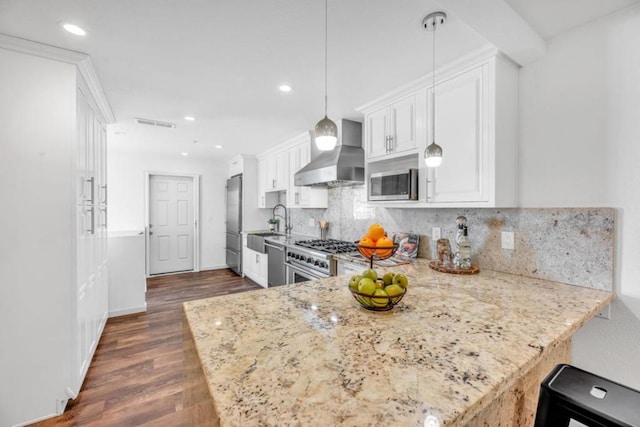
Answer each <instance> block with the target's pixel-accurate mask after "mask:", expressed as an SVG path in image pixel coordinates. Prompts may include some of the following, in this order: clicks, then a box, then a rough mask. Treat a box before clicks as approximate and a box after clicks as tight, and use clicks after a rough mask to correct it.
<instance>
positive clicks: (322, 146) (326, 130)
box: [315, 116, 338, 151]
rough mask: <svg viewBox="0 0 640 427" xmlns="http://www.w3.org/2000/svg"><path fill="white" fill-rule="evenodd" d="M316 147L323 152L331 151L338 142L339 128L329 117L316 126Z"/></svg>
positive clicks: (325, 117)
mask: <svg viewBox="0 0 640 427" xmlns="http://www.w3.org/2000/svg"><path fill="white" fill-rule="evenodd" d="M315 134H316V138H315V139H316V145H317V146H318V149H319V150H321V151H331V150H333V149H334V148H335V146H336V143H337V142H338V127H337V126H336V124H335V123H334V122H333V121H332V120H331V119H330V118H328V117H327V116H324V119H322V120H320V121H319V122H318V123H317V124H316V129H315Z"/></svg>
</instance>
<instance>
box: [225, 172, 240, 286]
mask: <svg viewBox="0 0 640 427" xmlns="http://www.w3.org/2000/svg"><path fill="white" fill-rule="evenodd" d="M241 231H242V175H236V176H234V177H233V178H231V179H228V180H227V247H226V250H227V251H226V252H227V265H228V266H229V268H230V269H231V270H233V271H235V272H236V273H237V274H242V234H240V232H241Z"/></svg>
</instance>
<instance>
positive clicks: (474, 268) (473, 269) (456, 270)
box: [429, 261, 480, 274]
mask: <svg viewBox="0 0 640 427" xmlns="http://www.w3.org/2000/svg"><path fill="white" fill-rule="evenodd" d="M429 267H430V268H431V269H432V270H435V271H439V272H441V273H449V274H478V273H480V268H479V267H478V266H477V265H473V264H472V265H471V268H470V269H468V270H464V269H462V268H454V267H445V266H444V265H438V264H437V261H429Z"/></svg>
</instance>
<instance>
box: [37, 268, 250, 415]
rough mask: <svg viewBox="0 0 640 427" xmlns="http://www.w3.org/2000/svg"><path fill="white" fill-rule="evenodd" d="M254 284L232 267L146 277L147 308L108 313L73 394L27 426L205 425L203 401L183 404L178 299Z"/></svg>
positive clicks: (204, 295) (218, 293)
mask: <svg viewBox="0 0 640 427" xmlns="http://www.w3.org/2000/svg"><path fill="white" fill-rule="evenodd" d="M255 289H261V287H260V286H259V285H257V284H256V283H254V282H252V281H251V280H248V279H244V278H242V277H239V276H237V275H236V274H234V273H233V272H232V271H231V270H214V271H205V272H200V273H184V274H176V275H169V276H162V277H154V278H150V279H148V280H147V311H146V313H138V314H131V315H127V316H120V317H116V318H112V319H109V320H108V321H107V324H106V326H105V329H104V333H103V334H102V338H101V339H100V343H99V345H98V348H97V350H96V353H95V355H94V357H93V361H92V363H91V366H90V368H89V372H88V373H87V377H86V379H85V381H84V384H83V387H82V390H81V391H80V394H79V396H78V397H77V398H76V399H75V400H73V401H69V403H68V404H67V410H66V411H65V413H64V414H63V415H61V416H59V417H56V418H52V419H49V420H46V421H42V422H39V423H36V424H33V425H35V426H147V427H152V426H192V425H206V424H208V420H207V418H208V415H207V408H204V409H203V408H198V407H197V406H196V407H193V406H188V407H187V406H185V403H184V393H185V384H184V382H183V366H184V364H185V351H184V349H183V339H184V338H185V333H184V331H183V322H182V320H183V312H182V303H183V302H185V301H190V300H195V299H201V298H207V297H212V296H218V295H225V294H232V293H236V292H245V291H251V290H255ZM186 356H187V358H189V354H187V355H186ZM187 392H188V390H187ZM194 420H196V421H195V422H194Z"/></svg>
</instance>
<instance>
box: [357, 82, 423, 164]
mask: <svg viewBox="0 0 640 427" xmlns="http://www.w3.org/2000/svg"><path fill="white" fill-rule="evenodd" d="M416 105H417V104H416V95H415V94H413V95H410V96H407V97H405V98H403V99H401V100H399V101H396V102H393V103H391V104H389V105H387V106H385V107H383V108H380V109H378V110H375V111H373V112H370V113H368V114H366V129H365V135H366V141H367V156H368V158H369V159H376V160H381V159H384V158H388V157H397V156H398V155H402V154H403V153H405V152H408V151H410V150H415V149H416V147H417V145H418V144H417V137H416V133H417V123H416V117H417V115H416Z"/></svg>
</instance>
